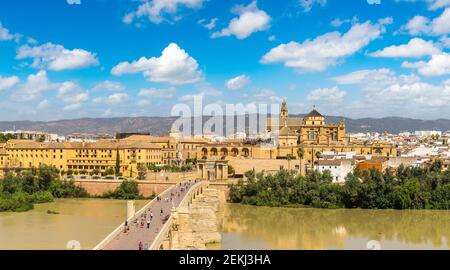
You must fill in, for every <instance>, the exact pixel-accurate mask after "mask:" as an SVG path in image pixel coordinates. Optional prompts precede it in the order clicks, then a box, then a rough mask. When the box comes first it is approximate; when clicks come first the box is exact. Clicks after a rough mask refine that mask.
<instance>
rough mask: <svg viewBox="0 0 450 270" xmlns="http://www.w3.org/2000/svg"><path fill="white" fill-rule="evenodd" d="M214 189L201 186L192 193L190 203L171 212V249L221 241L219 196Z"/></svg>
mask: <svg viewBox="0 0 450 270" xmlns="http://www.w3.org/2000/svg"><path fill="white" fill-rule="evenodd" d="M220 197H221V196H220V194H219V191H218V190H216V189H209V188H205V189H204V188H202V189H198V190H197V191H196V192H194V193H193V194H192V203H189V204H188V205H185V206H180V207H179V208H178V209H177V210H176V212H174V213H172V214H173V221H172V222H173V223H172V227H171V233H170V234H169V236H170V237H171V249H173V250H179V249H182V250H192V249H205V248H206V244H210V243H217V242H220V241H221V238H222V237H221V235H220V233H219V225H220V222H219V215H218V212H219V210H220V204H221V198H220Z"/></svg>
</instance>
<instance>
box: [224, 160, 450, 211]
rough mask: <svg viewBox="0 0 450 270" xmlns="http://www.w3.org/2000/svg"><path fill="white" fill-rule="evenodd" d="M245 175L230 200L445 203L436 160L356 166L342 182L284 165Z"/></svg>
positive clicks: (446, 186)
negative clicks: (412, 164) (386, 166)
mask: <svg viewBox="0 0 450 270" xmlns="http://www.w3.org/2000/svg"><path fill="white" fill-rule="evenodd" d="M246 179H247V181H246V182H245V183H244V182H243V181H240V182H239V183H237V184H233V185H231V186H230V200H231V202H235V203H241V204H248V205H256V206H273V207H286V206H297V207H299V206H301V207H304V206H309V207H315V208H349V209H352V208H362V209H441V210H446V209H450V171H442V163H441V162H440V161H439V160H438V161H435V162H434V163H433V164H432V166H431V167H430V168H426V169H423V168H415V167H414V168H413V167H403V166H400V167H399V168H398V169H397V170H396V171H391V170H385V171H384V172H379V171H378V170H375V169H371V170H368V171H359V170H355V171H354V172H353V173H350V174H349V175H348V176H347V177H346V181H345V183H342V184H339V183H334V182H333V177H332V176H331V173H330V172H329V171H324V172H323V173H321V172H318V171H310V172H308V173H307V175H306V176H298V175H296V173H295V172H291V171H286V170H281V171H279V172H278V173H276V174H275V175H265V174H263V173H258V174H256V173H254V172H252V171H250V172H247V173H246Z"/></svg>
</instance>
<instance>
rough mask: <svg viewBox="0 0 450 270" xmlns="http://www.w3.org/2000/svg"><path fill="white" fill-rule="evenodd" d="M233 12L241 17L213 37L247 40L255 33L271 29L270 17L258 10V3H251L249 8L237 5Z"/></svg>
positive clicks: (233, 20)
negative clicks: (233, 37) (232, 37)
mask: <svg viewBox="0 0 450 270" xmlns="http://www.w3.org/2000/svg"><path fill="white" fill-rule="evenodd" d="M232 12H233V13H235V14H237V15H239V17H236V18H233V19H232V20H231V21H230V23H229V24H228V27H226V28H224V29H222V30H221V31H218V32H214V33H213V34H212V35H211V37H213V38H217V37H226V36H231V35H234V36H236V38H238V39H245V38H247V37H249V36H250V35H251V34H253V33H254V32H258V31H264V30H267V29H269V28H270V21H271V18H270V16H269V15H268V14H267V13H266V12H265V11H263V10H260V9H258V7H257V2H256V1H253V2H251V3H250V4H249V5H248V6H242V5H237V6H235V7H234V8H233V10H232Z"/></svg>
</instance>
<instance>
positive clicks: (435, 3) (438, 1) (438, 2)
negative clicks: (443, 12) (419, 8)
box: [428, 0, 450, 10]
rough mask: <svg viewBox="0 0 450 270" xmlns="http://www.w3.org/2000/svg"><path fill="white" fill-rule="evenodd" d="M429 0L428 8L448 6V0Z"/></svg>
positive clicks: (434, 8)
mask: <svg viewBox="0 0 450 270" xmlns="http://www.w3.org/2000/svg"><path fill="white" fill-rule="evenodd" d="M428 2H429V7H428V8H429V9H430V10H436V9H440V8H443V7H447V6H450V0H428Z"/></svg>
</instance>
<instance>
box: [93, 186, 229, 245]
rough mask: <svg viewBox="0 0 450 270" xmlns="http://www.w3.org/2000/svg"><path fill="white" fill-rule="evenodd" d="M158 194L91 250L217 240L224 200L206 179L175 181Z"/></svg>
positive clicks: (218, 238) (219, 237) (189, 243)
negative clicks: (219, 213)
mask: <svg viewBox="0 0 450 270" xmlns="http://www.w3.org/2000/svg"><path fill="white" fill-rule="evenodd" d="M158 197H160V198H161V199H160V200H158V199H157V198H155V199H154V200H152V201H151V202H149V203H148V204H147V205H145V206H144V207H143V208H142V209H140V210H139V211H138V212H136V213H135V214H131V215H129V217H128V219H127V224H128V229H126V226H125V222H124V223H122V224H121V225H119V226H118V227H117V228H116V229H115V230H114V231H113V232H112V233H111V234H110V235H108V236H107V237H106V238H105V239H104V240H103V241H101V242H100V243H99V244H98V245H97V246H96V247H95V248H94V250H138V249H148V250H160V249H204V248H205V245H206V244H208V243H214V242H220V240H221V236H220V233H219V232H218V231H219V221H218V215H217V212H218V211H219V210H220V208H221V207H220V206H221V203H222V202H223V201H224V200H225V199H224V196H223V193H221V192H220V191H219V190H217V189H213V188H210V183H209V182H198V181H189V182H184V183H179V184H176V185H173V186H171V187H169V188H168V189H166V190H165V191H164V192H162V193H161V194H160V195H159V196H158ZM150 213H152V214H153V218H151V219H150ZM147 220H149V222H148V224H147Z"/></svg>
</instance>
